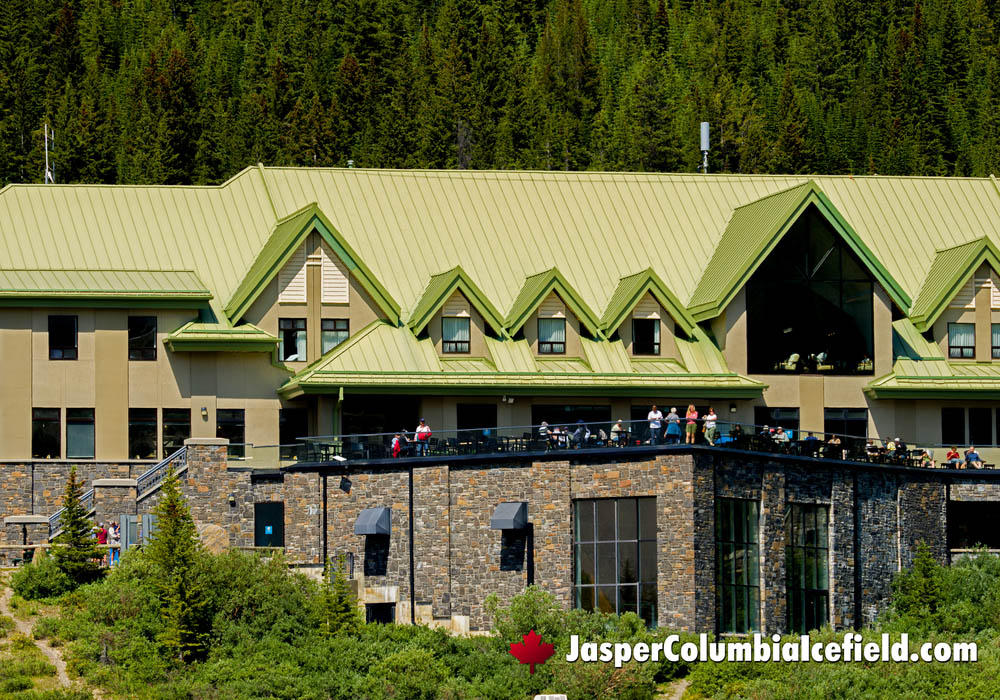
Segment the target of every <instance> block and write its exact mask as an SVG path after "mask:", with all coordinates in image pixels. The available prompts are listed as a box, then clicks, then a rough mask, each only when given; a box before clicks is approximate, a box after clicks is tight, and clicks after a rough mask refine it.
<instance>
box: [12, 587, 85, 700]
mask: <svg viewBox="0 0 1000 700" xmlns="http://www.w3.org/2000/svg"><path fill="white" fill-rule="evenodd" d="M13 595H14V591H12V590H11V589H10V586H8V585H6V582H5V583H4V586H3V592H2V593H0V613H3V614H4V615H6V616H7V617H9V618H10V619H12V620H13V621H14V626H15V627H16V628H17V631H18V632H20V633H21V634H23V635H24V636H26V637H27V638H28V639H31V638H32V637H31V628H32V624H31V622H30V621H28V620H21V619H18V618H17V617H15V616H14V612H13V611H12V610H11V609H10V599H11V596H13ZM35 646H37V647H38V648H39V649H41V651H42V653H43V654H45V658H47V659H48V660H49V663H51V664H52V665H53V666H55V667H56V678H58V679H59V683H60V685H64V686H71V685H73V684H72V683H71V682H70V680H69V676H68V675H67V674H66V662H65V661H63V657H62V654H60V653H59V650H58V649H53V648H52V647H50V646H48V645H47V644H42V643H41V642H40V641H38V640H36V641H35Z"/></svg>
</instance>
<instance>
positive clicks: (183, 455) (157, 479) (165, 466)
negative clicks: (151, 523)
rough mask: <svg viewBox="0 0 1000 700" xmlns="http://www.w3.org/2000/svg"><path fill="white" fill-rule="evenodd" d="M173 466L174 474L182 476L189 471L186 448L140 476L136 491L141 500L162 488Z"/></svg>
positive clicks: (137, 480)
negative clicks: (181, 474) (182, 473)
mask: <svg viewBox="0 0 1000 700" xmlns="http://www.w3.org/2000/svg"><path fill="white" fill-rule="evenodd" d="M171 465H172V466H173V468H174V474H180V473H181V472H183V471H184V470H186V469H187V448H186V447H182V448H180V449H179V450H177V451H176V452H174V453H173V454H172V455H170V456H169V457H167V458H165V459H164V460H163V461H162V462H160V463H159V464H157V465H155V466H152V467H150V468H149V469H147V470H146V471H145V472H143V473H142V474H140V475H139V478H138V479H136V480H135V489H136V493H137V494H138V495H139V497H140V498H141V497H142V496H144V495H146V494H148V493H150V492H151V491H155V490H156V489H157V488H159V487H160V484H162V483H163V480H164V479H166V478H167V471H168V470H169V469H170V467H171Z"/></svg>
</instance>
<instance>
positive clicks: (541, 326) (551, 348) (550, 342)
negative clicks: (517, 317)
mask: <svg viewBox="0 0 1000 700" xmlns="http://www.w3.org/2000/svg"><path fill="white" fill-rule="evenodd" d="M565 353H566V319H564V318H540V319H538V354H540V355H563V354H565Z"/></svg>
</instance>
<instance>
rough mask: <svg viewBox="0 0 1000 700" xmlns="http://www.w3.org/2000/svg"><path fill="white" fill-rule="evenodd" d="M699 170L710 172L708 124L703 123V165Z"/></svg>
mask: <svg viewBox="0 0 1000 700" xmlns="http://www.w3.org/2000/svg"><path fill="white" fill-rule="evenodd" d="M698 170H700V171H701V172H703V173H707V172H708V122H702V123H701V165H699V166H698Z"/></svg>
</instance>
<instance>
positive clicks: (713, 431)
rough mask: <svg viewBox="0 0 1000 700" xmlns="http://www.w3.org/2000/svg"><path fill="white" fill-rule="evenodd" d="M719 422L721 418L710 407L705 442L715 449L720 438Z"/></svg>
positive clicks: (706, 417) (706, 418)
mask: <svg viewBox="0 0 1000 700" xmlns="http://www.w3.org/2000/svg"><path fill="white" fill-rule="evenodd" d="M718 420H719V417H718V416H717V415H715V409H714V408H712V407H711V406H709V407H708V413H706V414H705V440H707V441H708V444H709V445H712V446H713V447H714V446H715V441H716V440H717V439H718V437H719V428H718V427H717V426H718Z"/></svg>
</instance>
